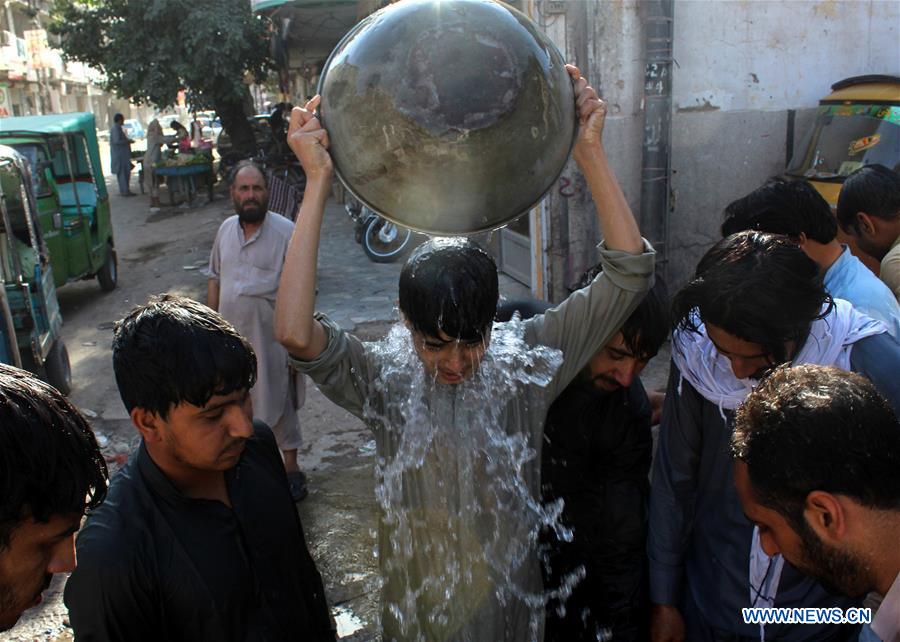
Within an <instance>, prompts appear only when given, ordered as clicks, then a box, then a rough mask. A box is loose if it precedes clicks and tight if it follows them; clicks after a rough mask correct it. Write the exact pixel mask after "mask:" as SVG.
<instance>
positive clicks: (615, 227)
mask: <svg viewBox="0 0 900 642" xmlns="http://www.w3.org/2000/svg"><path fill="white" fill-rule="evenodd" d="M566 70H567V71H568V72H569V75H570V76H572V80H574V81H575V96H576V109H577V110H578V119H579V131H578V138H577V140H576V141H575V149H574V150H573V153H572V157H573V158H574V159H575V162H576V163H578V167H579V169H581V173H582V174H584V177H585V179H586V180H587V184H588V187H589V188H590V190H591V195H592V196H593V198H594V203H595V204H596V207H597V219H598V220H599V221H600V228H601V230H602V232H603V240H604V243H605V245H606V249H608V250H621V251H623V252H628V253H629V254H641V253H642V252H644V242H643V240H642V239H641V233H640V231H639V230H638V226H637V222H636V221H635V220H634V215H633V214H632V213H631V208H630V207H628V202H627V201H626V200H625V195H624V194H623V193H622V189H621V188H620V187H619V184H618V183H617V182H616V178H615V176H614V175H613V173H612V170H611V169H610V167H609V161H608V160H607V158H606V153H605V152H604V151H603V145H602V144H601V142H600V140H601V135H602V133H603V123H604V121H605V119H606V103H604V102H603V101H601V100H600V99H599V98H598V97H597V93H596V92H595V91H594V90H593V89H592V88H591V87H589V86H588V84H587V80H585V79H584V78H583V77H582V76H581V72H580V71H579V70H578V68H577V67H574V66H572V65H566Z"/></svg>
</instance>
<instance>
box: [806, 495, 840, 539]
mask: <svg viewBox="0 0 900 642" xmlns="http://www.w3.org/2000/svg"><path fill="white" fill-rule="evenodd" d="M803 516H804V517H805V518H806V522H807V523H808V524H809V525H810V527H811V528H812V530H813V531H814V532H815V533H816V535H818V536H819V539H821V540H822V541H823V542H830V543H831V544H838V543H840V542H842V541H843V540H844V538H845V536H846V534H847V515H846V513H845V512H844V507H843V506H841V503H840V502H839V501H838V499H837V497H835V496H834V495H832V494H831V493H826V492H825V491H823V490H814V491H812V492H811V493H810V494H809V495H807V496H806V503H805V505H804V507H803Z"/></svg>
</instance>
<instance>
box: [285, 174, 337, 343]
mask: <svg viewBox="0 0 900 642" xmlns="http://www.w3.org/2000/svg"><path fill="white" fill-rule="evenodd" d="M330 188H331V175H330V174H323V175H319V176H313V177H310V178H309V180H308V181H307V184H306V191H305V192H304V195H303V203H302V205H301V206H300V211H299V212H298V214H297V223H296V225H295V226H294V233H293V236H292V237H291V242H290V245H289V246H288V251H287V255H286V256H285V260H284V269H283V270H282V272H281V282H280V284H279V286H278V298H277V300H276V303H275V336H276V338H277V339H278V341H279V342H281V343H282V344H283V345H284V347H285V348H287V350H288V352H290V353H291V354H292V355H294V356H296V357H298V358H300V359H304V360H309V359H312V358H315V357H316V356H318V355H319V354H320V353H321V352H322V350H324V349H325V345H326V335H325V330H324V329H323V328H322V326H321V324H320V323H318V322H317V321H316V320H315V319H314V317H313V315H314V313H315V304H316V263H317V261H318V253H319V238H320V236H321V229H322V218H323V216H324V214H325V202H326V201H327V200H328V193H329V191H330Z"/></svg>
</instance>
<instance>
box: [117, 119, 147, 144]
mask: <svg viewBox="0 0 900 642" xmlns="http://www.w3.org/2000/svg"><path fill="white" fill-rule="evenodd" d="M122 129H123V130H125V135H126V136H128V138H130V139H131V140H141V139H142V138H146V137H147V132H145V131H144V127H143V126H142V125H141V123H140V121H138V120H135V119H134V118H129V119H127V120H126V121H125V122H124V123H122Z"/></svg>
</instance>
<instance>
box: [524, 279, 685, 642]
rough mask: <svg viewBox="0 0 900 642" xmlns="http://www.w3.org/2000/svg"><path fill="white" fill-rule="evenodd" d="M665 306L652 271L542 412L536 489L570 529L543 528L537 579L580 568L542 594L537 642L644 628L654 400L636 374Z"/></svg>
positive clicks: (632, 633)
mask: <svg viewBox="0 0 900 642" xmlns="http://www.w3.org/2000/svg"><path fill="white" fill-rule="evenodd" d="M592 276H593V275H592ZM668 307H669V301H668V297H667V296H666V292H665V287H664V285H663V283H662V281H660V280H659V279H657V281H656V283H655V284H654V285H653V288H652V289H651V290H650V292H649V293H648V294H647V296H646V297H644V299H643V300H642V301H641V303H640V305H638V307H637V308H636V309H635V311H634V312H632V313H631V316H629V317H628V319H627V320H626V321H625V323H624V324H623V325H622V327H621V328H620V329H619V331H618V332H617V333H616V334H615V335H613V337H612V338H611V339H610V340H609V341H608V342H607V343H606V345H604V346H603V348H601V349H600V351H598V352H597V353H596V354H595V355H594V356H593V357H591V359H590V361H588V363H587V365H585V367H584V369H583V370H582V371H581V372H580V373H579V374H578V376H577V377H576V378H575V380H574V381H572V383H570V384H569V385H568V387H567V388H566V389H565V390H564V391H563V392H562V394H560V396H559V397H558V398H557V399H556V401H554V402H553V405H552V406H550V411H549V412H548V413H547V424H546V428H545V429H544V447H543V451H542V459H543V461H542V466H541V484H542V488H543V498H544V501H545V502H548V503H549V502H554V501H556V500H559V499H561V500H562V501H563V506H562V515H561V518H560V521H561V522H562V524H563V525H564V526H566V527H567V528H569V529H571V531H572V536H571V539H565V538H562V537H559V536H558V535H557V534H556V533H555V532H553V531H550V532H548V538H547V542H546V543H545V547H544V548H545V550H546V559H545V562H544V564H543V566H542V569H543V571H544V582H545V586H546V587H547V588H548V589H551V590H553V589H557V588H559V586H560V585H561V584H563V583H564V582H565V581H566V579H567V578H569V577H571V576H572V575H573V574H577V575H581V572H580V571H579V570H578V569H579V568H583V569H584V576H583V577H581V578H580V579H579V580H578V583H577V584H575V586H574V587H573V589H572V592H571V595H568V596H565V597H563V598H559V599H553V600H551V601H550V602H549V603H548V605H547V631H546V636H545V638H544V639H545V641H550V640H553V641H559V642H576V641H578V640H584V641H588V640H590V641H596V640H604V639H612V640H623V641H625V640H632V641H637V640H644V639H646V637H647V634H648V629H647V620H648V614H649V612H648V609H649V603H648V599H647V552H646V551H647V549H646V546H647V510H648V503H649V494H650V483H649V473H650V456H651V452H652V449H653V443H652V437H651V433H650V427H651V425H652V415H653V409H652V406H651V403H650V400H649V398H648V396H647V392H646V391H645V390H644V386H643V384H642V383H641V379H640V376H639V375H640V374H641V372H642V371H643V370H644V367H646V365H647V363H648V362H649V361H650V360H651V359H652V358H653V357H655V356H656V353H657V352H658V351H659V349H660V347H661V346H662V344H663V342H664V341H665V340H666V337H667V336H668V334H669V311H668Z"/></svg>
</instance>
